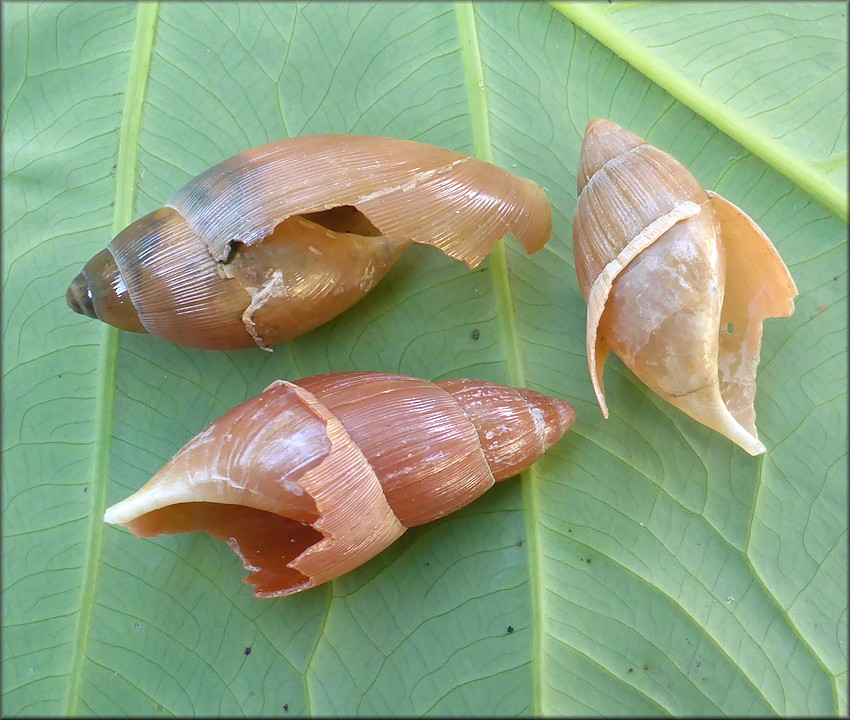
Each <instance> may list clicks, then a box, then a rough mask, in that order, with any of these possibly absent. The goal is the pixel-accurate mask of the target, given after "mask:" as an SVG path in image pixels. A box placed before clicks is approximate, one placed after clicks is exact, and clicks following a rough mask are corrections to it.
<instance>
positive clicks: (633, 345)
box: [573, 119, 797, 455]
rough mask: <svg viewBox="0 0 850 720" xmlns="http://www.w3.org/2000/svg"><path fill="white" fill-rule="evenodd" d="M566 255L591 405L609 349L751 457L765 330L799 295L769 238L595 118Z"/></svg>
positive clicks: (678, 170) (759, 449) (675, 165)
mask: <svg viewBox="0 0 850 720" xmlns="http://www.w3.org/2000/svg"><path fill="white" fill-rule="evenodd" d="M578 191H579V198H578V205H577V207H576V216H575V222H574V224H573V253H574V256H575V264H576V273H577V275H578V281H579V286H580V287H581V291H582V293H583V295H584V297H585V300H587V359H588V364H589V366H590V375H591V379H592V381H593V387H594V390H595V392H596V396H597V399H598V400H599V405H600V407H601V408H602V412H603V414H604V415H605V417H608V409H607V406H606V404H605V395H604V390H603V386H602V373H603V370H604V365H605V359H606V357H607V356H608V352H609V350H613V351H614V352H615V353H617V355H618V356H619V357H620V359H621V360H622V361H623V362H624V363H625V364H626V366H628V367H629V368H630V369H631V370H632V372H634V373H635V375H637V376H638V377H639V378H640V379H641V380H642V381H643V382H644V383H646V385H647V386H649V387H650V388H651V389H652V390H653V391H655V392H656V393H657V394H658V395H660V396H661V397H662V398H664V399H665V400H667V401H668V402H669V403H671V404H673V405H674V406H676V407H677V408H679V409H680V410H682V411H684V412H685V413H687V414H688V415H690V416H691V417H692V418H694V419H695V420H697V421H698V422H700V423H702V424H704V425H706V426H708V427H710V428H712V429H714V430H716V431H718V432H720V433H722V434H723V435H725V436H726V437H728V438H729V439H731V440H732V441H734V442H735V443H737V444H738V445H740V446H741V447H742V448H744V449H745V450H746V451H747V452H749V453H750V454H752V455H757V454H759V453H763V452H764V451H765V448H764V445H762V443H761V442H760V441H759V439H758V434H757V432H756V425H755V409H754V407H753V400H754V398H755V391H756V368H757V367H758V361H759V353H760V350H761V337H762V321H763V320H764V319H765V318H768V317H786V316H789V315H791V314H792V313H793V312H794V297H796V295H797V288H796V286H795V285H794V281H793V280H792V279H791V276H790V274H789V273H788V268H787V267H786V266H785V263H783V262H782V259H781V258H780V257H779V254H778V253H777V251H776V249H775V248H774V246H773V245H772V244H771V242H770V240H768V238H767V236H765V234H764V233H763V232H762V231H761V229H760V228H759V227H758V226H757V225H756V224H755V222H753V220H751V219H750V218H749V217H748V216H747V215H746V214H745V213H744V212H743V211H742V210H740V209H739V208H737V207H735V206H734V205H733V204H732V203H730V202H729V201H727V200H724V199H723V198H722V197H720V196H719V195H716V194H715V193H713V192H710V191H705V190H703V189H702V187H701V186H700V185H699V183H698V182H697V181H696V179H695V178H694V177H693V175H691V174H690V173H689V172H688V171H687V170H686V169H685V167H684V166H683V165H682V164H681V163H680V162H679V161H678V160H676V159H675V158H673V157H671V156H670V155H668V154H667V153H665V152H663V151H661V150H659V149H658V148H655V147H652V146H651V145H647V144H646V143H645V142H644V140H642V139H641V138H640V137H638V136H637V135H635V134H634V133H631V132H629V131H627V130H624V129H623V128H621V127H620V126H618V125H616V124H614V123H612V122H610V121H608V120H602V119H596V120H592V121H591V122H590V123H589V124H588V126H587V130H586V131H585V137H584V142H583V143H582V148H581V168H580V170H579V173H578Z"/></svg>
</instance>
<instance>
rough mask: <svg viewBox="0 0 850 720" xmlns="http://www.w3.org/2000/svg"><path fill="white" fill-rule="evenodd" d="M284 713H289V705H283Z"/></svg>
mask: <svg viewBox="0 0 850 720" xmlns="http://www.w3.org/2000/svg"><path fill="white" fill-rule="evenodd" d="M283 712H289V703H283Z"/></svg>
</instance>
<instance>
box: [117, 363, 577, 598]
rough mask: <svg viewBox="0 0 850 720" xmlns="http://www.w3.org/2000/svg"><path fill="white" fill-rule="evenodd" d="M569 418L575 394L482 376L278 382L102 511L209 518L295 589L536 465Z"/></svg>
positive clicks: (252, 561) (262, 578) (277, 592)
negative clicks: (557, 394) (562, 395)
mask: <svg viewBox="0 0 850 720" xmlns="http://www.w3.org/2000/svg"><path fill="white" fill-rule="evenodd" d="M574 419H575V412H574V410H573V408H572V406H571V405H570V404H569V403H567V402H564V401H562V400H558V399H555V398H551V397H548V396H546V395H541V394H540V393H536V392H532V391H530V390H521V389H514V388H509V387H503V386H501V385H495V384H493V383H488V382H483V381H480V380H444V381H441V382H436V383H432V382H428V381H426V380H417V379H416V378H411V377H404V376H401V375H390V374H384V373H370V372H343V373H331V374H328V375H316V376H314V377H310V378H304V379H302V380H299V381H297V382H295V383H290V382H284V381H277V382H275V383H273V384H271V385H270V386H269V387H268V388H266V389H265V391H263V392H262V393H261V394H260V395H258V396H257V397H255V398H252V399H250V400H247V401H246V402H244V403H242V404H241V405H238V406H237V407H235V408H234V409H233V410H231V411H230V412H228V413H226V414H225V415H223V416H222V417H220V418H219V419H218V420H216V421H214V422H213V423H212V424H211V425H209V426H208V427H207V428H206V429H205V430H204V431H203V432H201V433H200V434H199V435H198V436H196V437H195V438H194V439H193V440H191V441H190V442H189V443H188V444H187V445H185V446H184V447H183V448H182V449H181V450H180V451H179V452H178V453H177V454H176V455H175V456H174V458H172V459H171V460H170V461H169V462H168V464H166V465H165V467H163V468H162V470H160V471H159V472H158V473H157V474H156V475H155V476H154V477H153V478H151V480H150V481H149V482H148V483H147V484H146V485H144V486H143V487H142V488H141V489H140V490H138V491H137V492H136V493H135V494H133V495H131V496H130V497H129V498H127V499H125V500H123V501H121V502H119V503H118V504H116V505H113V506H112V507H110V508H109V509H108V510H107V511H106V514H105V516H104V520H105V521H106V522H108V523H113V524H119V525H125V526H127V527H128V528H130V530H132V531H133V532H134V533H135V534H136V535H138V536H142V537H148V536H151V535H158V534H160V533H167V534H173V533H179V532H191V531H197V530H204V531H206V532H208V533H210V534H212V535H215V536H217V537H219V538H221V539H222V540H224V541H225V542H227V543H228V544H229V545H230V546H231V547H232V548H233V550H234V551H235V552H236V553H237V554H238V555H239V556H240V557H241V559H242V562H243V563H244V565H245V567H246V568H247V569H249V570H251V571H252V573H253V574H251V575H249V576H248V578H246V582H249V583H251V584H252V585H254V586H255V591H254V592H255V595H257V597H278V596H282V595H289V594H291V593H294V592H298V591H300V590H305V589H307V588H309V587H313V586H315V585H319V584H320V583H323V582H326V581H327V580H331V579H333V578H335V577H339V576H340V575H342V574H343V573H345V572H347V571H349V570H352V569H353V568H355V567H357V566H359V565H362V564H363V563H364V562H366V561H367V560H369V559H371V558H372V557H374V556H375V555H377V554H378V553H379V552H380V551H381V550H383V549H384V548H386V547H387V546H388V545H389V544H390V543H392V542H393V541H394V540H395V539H396V538H398V537H399V536H400V535H401V534H402V533H403V532H404V531H405V529H406V528H408V527H412V526H414V525H420V524H422V523H426V522H429V521H431V520H434V519H436V518H439V517H442V516H443V515H446V514H448V513H450V512H453V511H455V510H457V509H459V508H461V507H463V506H464V505H466V504H468V503H470V502H472V500H474V499H475V498H477V497H479V496H480V495H482V494H483V493H484V492H485V491H486V490H488V489H489V488H490V487H492V486H493V483H494V482H496V481H498V480H503V479H505V478H508V477H512V476H513V475H516V474H517V473H519V472H521V471H523V470H525V469H526V468H528V467H530V466H531V465H532V463H534V461H535V460H537V458H538V457H539V456H540V455H542V454H543V453H544V452H545V451H546V450H547V449H548V448H549V447H550V446H551V445H552V444H554V443H555V442H556V441H557V440H558V439H560V437H561V436H562V435H563V434H564V433H565V432H566V431H567V430H568V429H569V428H570V426H571V425H572V423H573V421H574Z"/></svg>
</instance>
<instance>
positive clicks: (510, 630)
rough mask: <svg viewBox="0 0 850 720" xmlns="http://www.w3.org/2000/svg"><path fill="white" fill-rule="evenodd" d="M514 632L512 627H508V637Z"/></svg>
mask: <svg viewBox="0 0 850 720" xmlns="http://www.w3.org/2000/svg"><path fill="white" fill-rule="evenodd" d="M513 631H514V626H513V625H508V635H510V634H511V633H512V632H513Z"/></svg>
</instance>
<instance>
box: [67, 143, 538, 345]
mask: <svg viewBox="0 0 850 720" xmlns="http://www.w3.org/2000/svg"><path fill="white" fill-rule="evenodd" d="M551 224H552V219H551V208H550V206H549V201H548V199H547V198H546V195H545V193H544V192H543V190H542V189H541V188H540V187H539V186H537V185H536V184H535V183H533V182H531V181H530V180H525V179H522V178H519V177H516V176H514V175H512V174H510V173H508V172H507V171H505V170H502V169H500V168H498V167H496V166H494V165H490V164H488V163H485V162H482V161H480V160H476V159H474V158H471V157H468V156H466V155H462V154H460V153H456V152H452V151H450V150H444V149H442V148H438V147H434V146H431V145H426V144H423V143H418V142H412V141H408V140H397V139H395V138H386V137H371V136H357V135H308V136H303V137H296V138H291V139H288V140H281V141H279V142H274V143H269V144H267V145H263V146H260V147H257V148H253V149H251V150H247V151H245V152H242V153H240V154H238V155H235V156H234V157H232V158H230V159H228V160H225V161H224V162H222V163H219V164H218V165H216V166H214V167H212V168H210V169H208V170H206V171H205V172H203V173H202V174H201V175H199V176H198V177H196V178H194V179H193V180H191V181H190V182H189V183H188V184H187V185H186V186H185V187H183V188H182V189H181V190H180V191H178V192H177V194H176V195H175V196H174V197H173V198H172V199H171V201H170V202H169V203H168V204H167V205H166V207H164V208H161V209H159V210H157V211H155V212H153V213H150V214H149V215H146V216H144V217H142V218H140V219H139V220H136V221H135V222H134V223H132V224H131V225H129V226H128V227H127V228H125V229H124V230H122V231H121V232H120V233H119V234H118V235H117V236H116V237H115V238H114V239H113V240H112V242H111V243H110V244H109V246H108V247H107V248H106V249H105V250H103V251H101V252H100V253H98V254H97V255H96V256H95V257H94V258H92V259H91V260H90V261H89V263H88V264H87V265H86V266H85V268H84V269H83V271H82V272H81V273H80V274H79V275H78V276H77V277H76V278H75V279H74V281H73V282H72V283H71V286H70V287H69V289H68V293H67V301H68V305H69V306H70V307H71V308H72V309H73V310H75V311H76V312H79V313H82V314H84V315H89V316H91V317H95V318H99V319H100V320H103V321H104V322H107V323H109V324H111V325H114V326H116V327H118V328H120V329H123V330H130V331H133V332H149V333H151V334H154V335H158V336H160V337H162V338H165V339H166V340H169V341H171V342H174V343H178V344H180V345H187V346H191V347H198V348H207V349H231V348H245V347H254V346H259V347H261V348H265V347H267V346H269V345H273V344H275V343H278V342H281V341H284V340H289V339H291V338H293V337H295V336H297V335H300V334H301V333H304V332H306V331H308V330H311V329H313V328H315V327H317V326H318V325H321V324H322V323H324V322H326V321H328V320H330V319H331V318H333V317H335V316H336V315H338V314H339V313H340V312H342V311H343V310H345V309H347V308H348V307H350V306H351V305H353V304H354V303H355V302H357V300H359V299H360V298H362V297H363V296H364V295H365V294H366V293H367V292H369V290H371V289H372V287H374V285H375V284H376V283H377V282H378V281H379V280H380V279H381V278H382V277H383V276H384V274H385V273H386V272H387V271H388V270H389V268H390V267H391V266H392V265H393V263H395V262H396V260H398V258H399V257H400V256H401V254H402V253H403V252H404V251H405V250H406V249H407V248H408V247H409V246H410V244H411V243H414V242H415V243H425V244H430V245H434V246H436V247H438V248H439V249H440V250H442V251H443V252H445V253H446V254H447V255H450V256H451V257H453V258H456V259H459V260H463V261H464V262H466V263H467V264H468V265H469V266H470V267H474V266H475V265H477V264H478V263H480V262H481V260H482V259H483V258H484V257H485V256H486V255H487V253H488V252H489V251H490V249H491V248H492V246H493V245H494V244H495V243H496V242H497V241H498V240H499V239H500V238H502V237H503V236H504V235H505V234H507V233H508V232H512V233H513V234H514V235H516V236H517V237H518V238H519V240H520V241H521V242H522V244H523V246H524V247H525V249H526V250H527V251H528V252H535V251H536V250H539V249H540V248H541V247H543V245H544V244H545V243H546V241H547V240H548V239H549V234H550V232H551Z"/></svg>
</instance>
